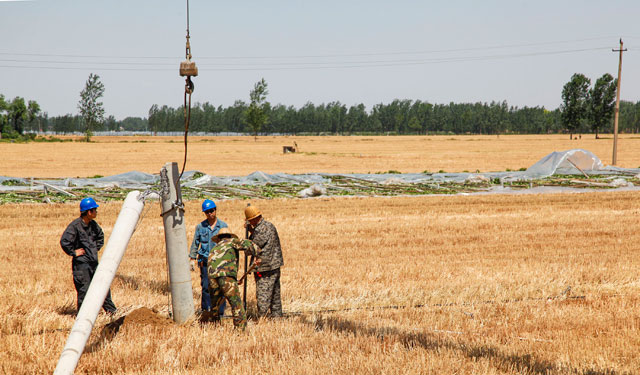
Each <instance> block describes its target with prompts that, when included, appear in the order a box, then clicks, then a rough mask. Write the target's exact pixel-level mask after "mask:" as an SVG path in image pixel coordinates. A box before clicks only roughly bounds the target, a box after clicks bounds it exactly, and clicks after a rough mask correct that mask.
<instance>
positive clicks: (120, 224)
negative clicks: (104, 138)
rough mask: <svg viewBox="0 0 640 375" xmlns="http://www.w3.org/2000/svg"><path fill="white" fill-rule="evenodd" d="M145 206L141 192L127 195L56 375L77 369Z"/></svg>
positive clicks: (67, 373)
mask: <svg viewBox="0 0 640 375" xmlns="http://www.w3.org/2000/svg"><path fill="white" fill-rule="evenodd" d="M143 208H144V200H142V199H141V198H140V192H139V191H132V192H130V193H129V194H127V198H126V199H125V200H124V204H123V205H122V209H121V210H120V215H118V219H117V220H116V223H115V225H114V226H113V231H112V232H111V236H110V237H109V242H107V246H106V247H105V248H104V253H103V254H102V258H101V259H100V264H98V268H97V269H96V273H95V274H94V275H93V279H91V284H89V290H87V296H86V297H85V299H84V301H83V302H82V306H81V307H80V311H78V316H77V317H76V321H75V323H74V324H73V328H71V332H70V333H69V337H68V338H67V343H66V344H65V346H64V349H63V350H62V353H61V354H60V359H59V360H58V365H57V366H56V369H55V370H54V372H53V373H54V375H71V374H73V371H74V370H75V369H76V366H77V365H78V361H79V360H80V356H81V355H82V352H83V351H84V347H85V345H86V344H87V340H88V339H89V335H91V330H92V329H93V325H94V323H95V322H96V317H97V316H98V313H99V312H100V308H101V307H102V304H103V303H104V299H105V297H106V296H107V293H108V292H109V287H110V286H111V282H112V281H113V278H114V277H115V275H116V271H117V270H118V266H119V265H120V261H121V260H122V257H123V256H124V252H125V250H126V249H127V245H128V244H129V240H130V239H131V236H132V235H133V232H134V231H135V230H136V224H137V223H138V219H139V218H140V213H141V212H142V209H143Z"/></svg>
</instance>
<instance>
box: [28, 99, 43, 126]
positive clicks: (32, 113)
mask: <svg viewBox="0 0 640 375" xmlns="http://www.w3.org/2000/svg"><path fill="white" fill-rule="evenodd" d="M39 114H40V104H38V102H36V101H35V100H29V102H28V103H27V119H28V121H29V126H30V127H31V129H34V128H35V129H36V130H37V131H38V133H41V132H42V129H41V124H40V121H38V115H39Z"/></svg>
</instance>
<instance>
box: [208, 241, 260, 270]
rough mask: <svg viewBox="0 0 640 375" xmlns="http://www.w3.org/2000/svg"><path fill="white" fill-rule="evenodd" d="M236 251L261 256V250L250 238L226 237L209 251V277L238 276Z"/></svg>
mask: <svg viewBox="0 0 640 375" xmlns="http://www.w3.org/2000/svg"><path fill="white" fill-rule="evenodd" d="M236 251H246V252H247V254H248V255H255V256H257V257H258V258H260V257H261V256H260V255H261V250H260V248H259V247H257V246H256V245H255V244H254V243H253V242H251V240H241V239H238V238H233V239H231V238H226V239H224V240H222V241H220V242H218V244H217V245H216V246H215V247H214V248H213V249H211V251H210V252H209V260H208V269H207V272H208V273H209V278H210V279H213V278H216V277H222V276H227V277H233V278H237V277H238V257H237V256H236Z"/></svg>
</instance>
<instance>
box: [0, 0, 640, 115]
mask: <svg viewBox="0 0 640 375" xmlns="http://www.w3.org/2000/svg"><path fill="white" fill-rule="evenodd" d="M189 5H190V8H191V17H190V28H191V47H192V53H193V60H194V61H195V62H196V64H197V65H198V68H199V70H200V75H199V76H198V77H196V78H194V82H195V92H194V94H193V101H196V102H203V103H204V102H209V103H211V104H213V105H216V106H218V105H223V106H228V105H231V104H233V102H234V101H235V100H244V101H248V100H249V91H250V90H251V88H252V87H253V84H254V83H255V82H256V81H258V80H260V78H263V77H264V78H265V80H266V81H267V83H268V85H269V96H268V100H269V101H270V102H271V103H273V104H277V103H281V104H286V105H293V106H296V107H300V106H302V105H304V104H305V103H306V102H308V101H311V102H313V103H314V104H320V103H323V102H324V103H328V102H330V101H336V100H337V101H340V102H342V103H345V104H347V105H348V106H350V105H353V104H358V103H364V104H365V105H366V106H367V109H369V110H370V109H371V106H373V105H374V104H377V103H388V102H390V101H392V100H393V99H396V98H398V99H412V100H415V99H420V100H422V101H428V102H431V103H449V102H476V101H481V102H490V101H493V100H495V101H502V100H507V102H508V103H509V104H510V105H517V106H525V105H527V106H537V105H540V106H545V107H546V108H549V109H554V108H557V107H558V106H559V105H560V102H561V97H560V94H561V91H562V86H563V85H564V84H565V83H566V82H567V81H568V80H569V79H570V78H571V75H572V74H573V73H576V72H580V73H583V74H585V75H586V76H588V77H590V78H591V79H592V82H595V80H596V79H597V78H598V77H600V76H601V75H602V74H604V73H607V72H608V73H611V74H612V75H613V76H614V77H616V76H617V69H618V54H617V53H614V52H612V51H611V49H612V48H618V46H619V45H618V39H619V38H620V37H622V38H623V41H624V42H625V47H627V48H628V49H629V51H628V52H625V54H624V60H623V76H622V89H621V93H622V99H624V100H630V101H638V100H640V72H639V71H638V69H639V68H640V62H639V61H638V60H639V59H640V52H639V51H640V48H639V47H640V21H638V16H639V15H640V1H638V0H628V1H616V0H611V1H602V0H598V1H591V0H555V1H547V0H538V1H519V0H501V1H498V0H484V1H462V0H458V1H456V0H449V1H433V0H432V1H408V0H395V1H380V0H366V1H364V0H341V1H335V0H323V1H314V2H310V1H304V0H299V1H284V0H271V1H264V0H262V1H257V0H253V1H243V0H235V1H224V2H223V1H211V0H206V1H205V0H191V1H190V3H189ZM185 31H186V1H178V0H174V1H163V0H153V1H151V0H146V1H139V0H128V1H120V0H110V1H93V0H83V1H78V0H76V1H67V0H34V1H7V0H0V35H2V43H0V94H3V95H4V96H5V97H7V98H9V99H12V98H13V97H15V96H22V97H24V98H25V99H27V100H36V101H38V102H39V103H40V105H41V107H42V109H43V111H46V112H48V113H49V115H50V116H56V115H62V114H66V113H77V112H78V111H77V103H78V99H79V93H80V91H81V90H82V89H83V87H84V83H85V81H86V79H87V77H88V75H89V73H96V74H98V75H100V77H101V80H102V82H103V83H104V85H105V88H106V92H105V96H104V105H105V109H106V112H107V114H108V115H114V116H115V117H116V118H117V119H122V118H124V117H127V116H142V117H146V116H147V114H148V111H149V108H150V107H151V105H152V104H159V105H164V104H166V105H169V106H172V107H178V106H180V105H181V104H182V95H183V89H184V80H183V79H182V78H181V77H179V75H178V67H179V64H180V61H181V60H184V48H185Z"/></svg>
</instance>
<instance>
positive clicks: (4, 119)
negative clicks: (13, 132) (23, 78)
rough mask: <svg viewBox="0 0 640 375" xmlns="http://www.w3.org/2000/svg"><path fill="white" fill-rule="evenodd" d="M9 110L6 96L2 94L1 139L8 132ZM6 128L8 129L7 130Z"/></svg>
mask: <svg viewBox="0 0 640 375" xmlns="http://www.w3.org/2000/svg"><path fill="white" fill-rule="evenodd" d="M8 109H9V103H7V101H6V100H5V99H4V95H2V94H0V138H2V137H3V136H4V135H5V132H6V131H8V121H7V116H6V115H5V112H6V111H7V110H8ZM5 127H6V128H7V129H6V130H5Z"/></svg>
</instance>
